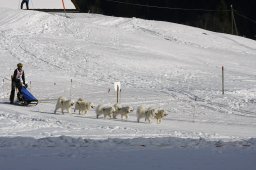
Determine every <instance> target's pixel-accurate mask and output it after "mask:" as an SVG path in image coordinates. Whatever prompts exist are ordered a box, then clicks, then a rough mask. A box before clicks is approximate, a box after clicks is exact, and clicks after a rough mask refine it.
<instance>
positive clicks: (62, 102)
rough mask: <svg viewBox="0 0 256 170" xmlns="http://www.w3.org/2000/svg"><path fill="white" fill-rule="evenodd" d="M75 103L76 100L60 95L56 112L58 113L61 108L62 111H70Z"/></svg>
mask: <svg viewBox="0 0 256 170" xmlns="http://www.w3.org/2000/svg"><path fill="white" fill-rule="evenodd" d="M73 105H74V102H73V101H71V100H68V99H66V98H65V97H59V98H58V101H57V104H56V106H55V110H54V113H55V114H56V112H57V110H58V109H61V113H62V114H64V110H67V111H68V113H70V109H71V107H72V106H73Z"/></svg>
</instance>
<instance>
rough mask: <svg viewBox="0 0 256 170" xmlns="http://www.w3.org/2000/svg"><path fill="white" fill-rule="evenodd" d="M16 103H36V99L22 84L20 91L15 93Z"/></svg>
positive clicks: (26, 104)
mask: <svg viewBox="0 0 256 170" xmlns="http://www.w3.org/2000/svg"><path fill="white" fill-rule="evenodd" d="M17 99H18V100H17V102H16V104H18V105H22V106H28V105H37V104H38V100H37V99H36V98H35V97H34V96H33V95H32V94H31V93H30V92H29V91H28V89H27V88H26V87H24V86H22V87H21V89H20V91H19V92H18V93H17Z"/></svg>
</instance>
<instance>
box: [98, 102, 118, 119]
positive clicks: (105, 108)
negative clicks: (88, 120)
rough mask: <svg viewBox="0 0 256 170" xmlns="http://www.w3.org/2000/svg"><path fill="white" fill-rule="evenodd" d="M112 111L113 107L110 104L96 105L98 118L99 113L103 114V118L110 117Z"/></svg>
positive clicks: (113, 110)
mask: <svg viewBox="0 0 256 170" xmlns="http://www.w3.org/2000/svg"><path fill="white" fill-rule="evenodd" d="M114 112H115V108H114V107H112V106H103V105H98V106H97V107H96V118H97V119H98V118H99V116H100V115H104V119H105V118H106V117H107V116H108V117H109V118H111V117H112V115H113V113H114Z"/></svg>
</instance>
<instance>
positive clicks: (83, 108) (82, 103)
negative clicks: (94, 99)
mask: <svg viewBox="0 0 256 170" xmlns="http://www.w3.org/2000/svg"><path fill="white" fill-rule="evenodd" d="M93 108H94V105H93V104H92V103H91V102H87V101H86V100H83V99H81V98H80V99H78V100H77V102H76V103H75V109H74V112H76V110H78V111H79V114H81V113H84V114H86V113H87V112H88V111H89V110H90V109H93Z"/></svg>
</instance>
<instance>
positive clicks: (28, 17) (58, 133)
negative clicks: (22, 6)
mask: <svg viewBox="0 0 256 170" xmlns="http://www.w3.org/2000/svg"><path fill="white" fill-rule="evenodd" d="M62 15H63V14H59V15H57V14H48V13H42V12H36V11H21V10H10V9H0V61H1V62H0V78H1V79H2V80H3V83H2V84H1V89H0V98H1V99H0V100H1V103H0V147H2V148H3V150H2V151H3V152H2V151H1V153H4V154H5V155H8V156H9V157H12V156H13V155H12V154H10V152H11V151H10V150H11V149H10V148H19V149H20V150H22V151H23V149H21V148H23V147H25V148H26V147H28V148H29V149H28V150H29V151H28V152H30V151H31V153H32V152H36V151H34V150H33V146H34V145H35V146H39V147H40V146H41V147H45V146H46V147H50V146H51V143H52V142H53V143H54V146H56V145H61V147H60V150H61V149H63V148H65V147H67V146H69V147H72V146H70V140H71V141H72V142H71V143H73V144H74V145H75V148H76V149H81V140H85V139H86V140H89V139H91V140H92V141H94V139H97V140H98V139H106V141H105V142H102V144H101V145H100V146H101V147H103V148H101V147H100V149H99V150H100V151H99V152H100V153H102V152H104V153H105V151H104V148H108V146H109V145H111V147H110V148H108V149H109V150H111V148H116V147H118V146H119V144H120V142H115V141H114V142H113V141H112V140H115V139H118V140H120V141H121V143H123V142H124V143H126V144H127V145H125V146H127V147H128V148H129V149H128V150H129V152H132V153H131V154H133V155H134V154H138V153H134V152H133V151H134V148H131V147H130V145H131V143H133V140H135V141H136V139H134V138H138V141H140V144H138V145H139V146H142V145H143V146H144V144H143V143H146V144H148V145H149V149H150V150H153V151H152V152H154V154H156V153H158V151H157V150H158V149H156V148H159V147H162V146H166V147H167V148H169V149H170V148H175V149H174V150H175V151H176V149H177V148H180V147H183V146H184V145H185V146H186V148H188V149H195V148H197V146H199V148H200V151H203V150H204V149H205V148H206V149H205V150H212V149H211V147H216V146H217V147H221V146H222V144H221V145H219V143H218V141H219V140H221V141H222V142H223V141H225V142H231V144H230V143H228V144H227V145H229V146H231V147H230V148H231V151H232V153H229V152H228V153H227V155H224V156H223V157H225V156H227V157H229V156H230V155H232V154H233V149H234V148H235V149H234V150H236V149H237V148H240V149H241V148H242V151H241V152H245V154H249V156H248V158H249V159H247V160H251V158H252V157H251V156H252V155H254V156H255V140H254V139H250V138H255V137H256V69H255V68H256V42H255V41H253V40H249V39H246V38H242V37H237V36H232V35H227V34H220V33H215V32H210V31H206V30H202V29H198V28H193V27H188V26H184V25H178V24H173V23H167V22H160V21H148V20H142V19H137V18H116V17H107V16H102V15H95V14H68V16H69V18H66V17H64V16H62ZM18 62H22V63H23V64H24V69H25V73H26V79H27V81H28V82H30V81H31V82H30V83H29V84H30V87H29V88H30V90H31V91H32V93H33V94H34V95H35V96H36V97H37V98H38V99H39V100H40V103H39V105H38V106H35V107H19V106H12V105H9V104H7V102H8V96H9V93H10V76H11V74H12V72H13V70H14V69H15V67H16V64H17V63H18ZM222 66H224V67H225V95H222V92H221V67H222ZM71 79H72V84H71ZM115 81H120V82H121V86H122V93H121V104H122V105H131V106H132V107H134V108H135V109H136V108H137V107H138V106H140V105H145V106H150V107H156V108H163V109H165V110H166V111H167V112H168V116H167V118H166V119H164V120H163V122H162V123H161V124H156V122H155V121H153V122H152V123H151V124H148V123H140V124H138V123H137V122H136V116H135V112H133V113H131V114H130V116H129V119H128V121H121V120H120V118H119V119H117V120H104V119H96V116H95V111H94V110H91V111H89V113H88V114H87V115H85V116H84V115H82V116H81V115H78V114H65V115H61V114H59V113H58V114H57V115H55V114H53V111H54V108H55V103H56V99H57V98H58V97H59V96H66V97H68V98H72V99H73V100H77V99H78V98H80V97H82V98H85V99H86V100H88V101H91V102H93V103H94V104H96V105H97V104H114V103H115V101H116V98H115V92H114V89H113V83H114V82H115ZM109 89H110V92H109V93H108V90H109ZM63 136H67V137H63ZM12 137H18V138H12ZM70 138H71V139H70ZM146 138H156V139H155V140H153V139H152V141H150V142H148V139H146ZM179 138H185V139H184V141H183V140H182V142H180V141H179V140H180V139H179ZM28 139H29V140H28ZM128 139H130V140H131V141H130V140H128ZM165 139H168V140H165ZM202 139H203V140H204V142H200V141H202ZM30 140H35V141H34V142H32V144H31V143H30V142H28V141H30ZM49 140H50V141H52V142H47V141H49ZM97 140H96V141H97ZM177 140H178V141H179V142H177ZM193 140H196V141H197V142H195V143H197V144H195V145H194V144H191V142H192V143H193ZM241 140H243V141H245V143H243V142H242V143H239V142H237V141H241ZM58 141H64V143H65V144H59V142H58ZM65 141H66V142H65ZM159 141H161V142H160V144H159V145H156V146H157V147H156V146H155V145H154V143H159ZM163 141H165V142H163ZM211 141H213V143H211ZM9 142H10V145H6V143H9ZM83 142H84V141H83ZM83 142H82V143H83ZM208 142H209V143H208ZM216 142H217V143H216ZM232 142H234V143H232ZM56 143H57V144H56ZM60 143H62V142H60ZM91 143H93V144H91V145H90V142H89V146H90V147H94V142H91ZM141 143H142V144H141ZM180 143H185V144H184V145H183V144H180ZM190 144H191V145H190ZM82 145H83V144H82ZM96 146H97V147H99V144H96ZM132 146H133V145H132ZM136 146H137V145H136ZM244 147H249V149H248V150H250V149H252V150H253V151H252V152H247V151H243V148H244ZM120 148H121V149H120V150H122V153H123V148H124V147H123V145H122V146H120ZM108 149H107V151H106V153H105V154H107V153H108V152H109V150H108ZM240 149H238V150H240ZM39 150H40V149H39ZM55 150H57V152H58V151H59V148H56V149H55ZM55 150H54V152H55ZM82 150H83V152H86V151H87V150H86V149H85V150H84V148H83V149H82ZM89 150H91V149H89ZM135 150H136V149H135ZM205 150H204V151H203V152H200V151H199V153H200V154H197V155H196V158H198V159H200V158H202V157H204V156H202V155H204V154H205V153H204V152H205ZM224 150H225V149H224ZM162 151H163V150H161V152H162ZM171 151H173V150H172V149H171ZM178 151H180V153H181V155H183V153H184V150H183V151H181V150H180V149H178ZM228 151H230V150H228ZM54 152H53V153H54ZM67 152H68V153H73V151H72V149H71V150H68V151H67ZM136 152H137V151H136ZM146 152H148V151H146ZM149 152H150V151H149ZM155 152H156V153H155ZM40 153H41V156H42V155H45V154H46V153H44V151H42V150H41V151H40ZM58 153H59V152H58ZM118 153H119V151H117V154H118ZM34 154H35V153H34ZM74 154H75V153H74ZM143 154H145V152H143ZM32 155H33V154H32ZM61 155H62V154H61V153H60V154H59V155H58V156H61ZM156 155H157V154H156ZM165 155H166V156H168V154H165ZM213 155H215V154H214V153H213ZM0 156H2V157H0V162H1V161H5V159H4V158H3V157H4V156H3V155H1V154H0ZM41 156H39V157H40V159H41ZM55 156H56V155H55ZM68 156H70V155H68ZM68 156H64V157H65V158H67V157H68ZM94 156H95V157H97V154H95V155H94ZM169 156H170V155H169ZM42 157H43V156H42ZM52 157H54V155H52ZM75 157H79V160H83V157H84V154H83V153H82V154H75ZM176 159H178V158H177V157H176V158H174V160H176ZM235 159H238V160H239V157H236V158H235ZM6 160H7V159H6ZM187 160H189V158H187ZM45 161H47V160H45ZM60 161H61V160H60ZM62 161H65V159H64V160H62ZM7 162H8V161H7ZM227 162H228V163H231V162H232V159H228V160H227ZM245 162H246V161H243V162H242V164H246V165H248V168H250V167H251V166H253V163H252V162H250V161H249V163H245ZM189 163H192V162H189ZM138 164H140V163H138ZM141 164H142V165H143V162H142V163H141ZM90 165H91V164H90ZM254 165H255V163H254ZM109 166H110V165H109ZM6 167H7V168H10V167H11V166H9V164H6ZM17 167H18V166H17ZM17 167H16V168H17ZM81 167H84V166H81ZM81 167H80V168H81ZM118 167H119V166H118ZM128 167H129V166H128ZM150 167H151V168H152V169H154V167H152V166H150ZM164 167H165V168H170V166H164ZM174 167H176V168H178V167H180V164H175V166H174ZM188 167H189V166H188ZM188 167H186V166H185V167H183V168H185V169H186V168H188ZM234 167H236V165H235V166H234ZM62 168H63V167H62ZM200 168H202V169H205V168H206V167H205V166H202V167H200ZM200 168H199V169H200ZM222 168H223V167H222ZM11 169H15V168H14V167H12V168H11ZM26 169H30V167H29V166H28V167H27V168H26ZM78 169H79V168H78ZM119 169H120V167H119ZM197 169H198V168H197ZM213 169H214V167H213ZM215 169H216V167H215Z"/></svg>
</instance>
